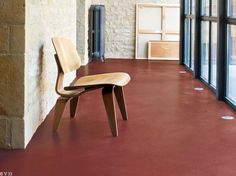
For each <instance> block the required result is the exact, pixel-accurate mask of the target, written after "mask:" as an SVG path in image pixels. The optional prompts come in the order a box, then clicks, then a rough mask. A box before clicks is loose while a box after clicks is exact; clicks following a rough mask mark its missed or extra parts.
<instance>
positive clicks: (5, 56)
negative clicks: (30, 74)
mask: <svg viewBox="0 0 236 176" xmlns="http://www.w3.org/2000/svg"><path fill="white" fill-rule="evenodd" d="M24 25H25V2H24V0H7V1H6V0H0V147H2V148H11V147H16V146H19V147H23V146H24V121H23V117H24V51H25V31H24Z"/></svg>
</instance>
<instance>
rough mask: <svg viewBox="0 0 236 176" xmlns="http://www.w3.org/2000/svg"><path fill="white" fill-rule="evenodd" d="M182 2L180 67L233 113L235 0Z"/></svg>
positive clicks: (234, 98) (235, 105)
mask: <svg viewBox="0 0 236 176" xmlns="http://www.w3.org/2000/svg"><path fill="white" fill-rule="evenodd" d="M183 2H184V3H183V4H184V5H187V6H185V8H182V14H183V13H184V16H183V17H182V18H181V20H182V23H181V24H182V26H181V30H182V33H181V39H182V41H183V45H182V47H183V49H182V50H181V53H184V54H182V58H181V61H182V62H181V63H184V64H185V65H186V66H187V67H189V68H191V69H192V70H193V74H194V77H195V78H198V79H200V80H202V81H203V82H204V83H205V84H207V85H208V86H209V87H210V88H211V90H213V91H214V92H215V93H216V96H217V98H218V99H219V100H224V101H226V102H227V103H229V104H230V105H231V106H232V107H234V108H235V109H236V91H235V90H236V0H226V1H223V0H222V1H219V0H199V1H197V2H198V3H197V4H193V0H183ZM218 3H219V4H218ZM226 8H227V12H225V9H226ZM193 9H196V11H195V12H197V14H196V15H195V14H194V13H193ZM183 29H184V30H183ZM218 40H219V41H218ZM194 46H195V47H194ZM195 50H196V51H195ZM194 53H195V54H194ZM190 58H191V59H190Z"/></svg>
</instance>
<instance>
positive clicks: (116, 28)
mask: <svg viewBox="0 0 236 176" xmlns="http://www.w3.org/2000/svg"><path fill="white" fill-rule="evenodd" d="M136 3H172V4H173V3H176V4H178V3H179V0H92V4H104V5H105V7H106V57H107V58H134V53H135V18H136V14H135V12H136V10H135V5H136Z"/></svg>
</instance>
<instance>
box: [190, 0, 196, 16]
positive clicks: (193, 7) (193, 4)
mask: <svg viewBox="0 0 236 176" xmlns="http://www.w3.org/2000/svg"><path fill="white" fill-rule="evenodd" d="M191 8H192V9H191V14H192V15H194V14H195V0H192V4H191Z"/></svg>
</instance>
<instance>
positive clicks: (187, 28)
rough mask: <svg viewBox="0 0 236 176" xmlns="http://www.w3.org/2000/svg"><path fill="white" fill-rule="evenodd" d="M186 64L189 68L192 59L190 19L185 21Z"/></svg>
mask: <svg viewBox="0 0 236 176" xmlns="http://www.w3.org/2000/svg"><path fill="white" fill-rule="evenodd" d="M184 35H185V41H184V54H185V57H184V64H185V65H187V66H189V59H190V19H185V32H184Z"/></svg>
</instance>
